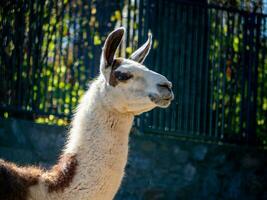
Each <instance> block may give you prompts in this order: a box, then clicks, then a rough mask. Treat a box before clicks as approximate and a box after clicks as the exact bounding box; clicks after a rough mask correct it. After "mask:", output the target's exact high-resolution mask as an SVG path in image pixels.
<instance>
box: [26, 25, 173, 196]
mask: <svg viewBox="0 0 267 200" xmlns="http://www.w3.org/2000/svg"><path fill="white" fill-rule="evenodd" d="M116 31H118V32H120V34H117V33H116ZM122 32H123V33H124V29H122V28H120V29H118V30H115V31H114V32H112V33H111V34H110V36H109V37H108V39H107V41H106V43H105V46H104V48H103V52H104V53H102V58H101V64H100V76H99V77H98V78H97V79H96V80H95V81H94V82H93V83H92V85H91V86H90V89H89V90H88V91H87V92H86V94H85V95H84V97H83V98H82V100H81V103H80V104H79V106H78V108H77V112H76V114H75V116H74V119H73V122H72V127H71V130H70V134H69V138H68V142H67V145H66V147H65V150H64V152H63V154H65V153H74V154H76V155H77V160H78V166H77V170H76V174H75V176H74V179H73V180H72V182H71V183H70V186H69V187H67V188H65V189H64V192H52V193H48V190H47V186H46V185H45V183H44V182H45V177H41V178H40V181H39V184H38V185H35V186H32V187H31V188H30V199H31V200H50V199H51V200H76V199H77V200H88V199H89V200H110V199H113V197H114V196H115V194H116V192H117V191H118V189H119V187H120V184H121V181H122V178H123V175H124V168H125V165H126V162H127V155H128V138H129V132H130V129H131V126H132V122H133V119H134V115H137V114H140V113H143V112H146V111H148V110H151V109H153V108H154V107H156V106H161V107H166V106H168V105H169V102H168V100H166V94H167V95H169V96H170V95H171V97H172V98H173V94H172V92H170V88H171V85H170V82H168V80H167V79H166V78H165V77H164V76H162V75H160V74H158V73H156V72H153V71H151V70H149V69H147V68H146V67H145V66H143V65H142V64H141V63H142V62H143V60H144V58H145V57H146V56H147V54H148V52H149V50H148V51H147V50H146V51H145V52H143V51H144V50H145V49H148V48H145V46H142V47H141V50H140V49H139V50H137V51H136V52H135V53H134V54H133V55H134V56H133V58H136V59H139V61H140V63H137V62H135V61H133V60H129V59H124V60H123V62H122V63H121V65H120V66H119V67H118V68H117V69H116V70H120V71H121V72H129V73H131V74H133V78H132V79H130V80H129V81H126V82H121V83H119V84H118V85H116V86H115V87H113V86H111V85H110V84H109V77H110V73H111V69H110V67H108V66H107V60H106V58H105V57H104V55H105V49H110V48H106V45H108V44H113V43H112V42H111V43H109V42H110V41H109V40H111V39H109V38H113V39H114V38H116V37H119V39H120V37H121V36H122V35H123V34H121V33H122ZM112 34H114V35H112ZM116 34H117V35H118V36H116ZM117 39H118V38H117ZM145 45H149V46H147V47H149V49H150V46H151V36H150V37H149V40H148V42H146V43H145ZM111 49H114V48H111ZM142 49H143V50H142ZM115 50H116V48H115ZM113 53H114V52H113ZM162 83H166V84H168V85H169V87H170V88H169V90H168V89H166V88H165V87H163V88H160V89H159V88H158V87H159V86H158V84H162ZM150 94H153V95H154V96H156V97H158V98H159V100H161V99H163V100H162V101H163V103H161V104H160V105H158V104H157V103H155V102H157V101H155V102H153V101H152V100H151V98H149V95H150ZM166 101H167V103H166Z"/></svg>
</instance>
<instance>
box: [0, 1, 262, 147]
mask: <svg viewBox="0 0 267 200" xmlns="http://www.w3.org/2000/svg"><path fill="white" fill-rule="evenodd" d="M20 2H21V4H20V3H18V4H14V5H13V4H10V5H9V4H8V3H7V4H6V5H5V6H4V7H2V8H0V13H1V18H0V23H1V24H0V45H1V51H0V53H1V54H0V66H1V70H0V83H1V85H0V92H1V94H2V95H1V97H0V109H1V113H2V115H3V116H6V117H7V116H15V117H24V118H31V119H34V120H36V121H38V122H46V123H58V124H65V123H66V121H67V120H68V119H69V118H70V116H71V111H72V110H73V109H74V107H75V106H76V105H77V103H78V99H79V97H80V96H81V95H82V94H83V92H84V91H85V89H86V84H87V83H88V80H90V79H92V78H93V77H95V76H96V75H97V73H98V72H97V70H98V65H99V59H100V53H101V45H102V44H103V41H104V39H105V36H106V35H107V33H108V32H109V31H110V30H112V29H113V28H114V26H115V25H124V26H125V27H126V29H127V35H126V40H125V43H124V44H123V47H122V48H121V52H120V54H122V55H126V56H127V55H129V54H130V53H131V52H132V51H133V50H134V49H136V48H137V46H138V45H140V44H141V43H143V42H144V41H145V40H146V38H147V32H148V31H149V30H150V31H151V32H152V33H153V36H154V44H153V49H152V51H151V54H150V55H149V57H148V59H147V61H146V65H147V66H150V68H152V69H153V70H155V71H157V72H160V73H162V74H164V75H166V76H167V77H168V78H169V79H170V80H171V81H172V82H173V85H174V92H175V96H176V98H175V100H174V102H173V103H172V105H171V106H170V108H168V109H166V110H161V109H155V110H153V111H152V112H149V113H146V114H143V115H142V116H140V117H139V118H138V119H137V120H136V123H135V125H136V126H137V127H138V128H139V129H141V130H142V131H144V132H147V133H158V134H161V135H172V136H185V137H193V138H196V137H197V138H201V139H207V140H215V141H227V142H236V143H243V142H244V143H258V142H260V143H261V144H263V145H266V143H267V135H266V133H267V118H266V116H267V56H266V50H267V41H266V40H267V22H266V19H267V16H266V15H264V14H260V13H251V12H246V11H241V10H238V9H235V8H224V7H218V6H214V5H207V4H195V3H186V2H180V1H175V0H169V1H164V0H155V1H152V0H128V1H110V2H109V1H63V0H62V1H61V2H60V1H58V2H57V1H47V0H39V1H34V2H23V1H20Z"/></svg>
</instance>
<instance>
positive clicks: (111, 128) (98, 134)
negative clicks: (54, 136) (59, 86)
mask: <svg viewBox="0 0 267 200" xmlns="http://www.w3.org/2000/svg"><path fill="white" fill-rule="evenodd" d="M99 99H101V97H99V96H98V95H97V94H94V93H93V94H92V91H89V92H87V94H86V95H85V96H84V98H83V99H82V102H81V104H80V105H79V106H78V109H77V113H76V115H75V117H74V119H73V123H72V128H71V130H70V135H69V140H68V142H67V145H66V149H65V152H66V153H74V154H77V153H80V151H84V149H85V148H86V149H88V150H90V149H91V148H94V144H95V142H96V139H101V140H102V142H103V143H104V142H111V141H108V140H109V139H112V140H117V141H120V142H128V138H129V132H130V129H131V127H132V122H133V119H134V116H133V115H132V114H124V113H119V112H117V111H115V110H112V109H109V108H108V107H107V106H106V105H104V104H103V103H101V102H99ZM102 142H101V143H102ZM103 145H105V146H106V145H107V144H103Z"/></svg>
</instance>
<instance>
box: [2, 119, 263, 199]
mask: <svg viewBox="0 0 267 200" xmlns="http://www.w3.org/2000/svg"><path fill="white" fill-rule="evenodd" d="M66 132H67V129H66V128H64V127H57V126H48V125H40V124H34V123H32V122H28V121H22V120H0V157H1V158H4V159H6V160H10V161H14V162H18V163H20V164H40V165H42V166H45V167H49V166H50V165H52V164H53V163H54V162H55V161H56V159H57V156H58V155H59V153H60V149H61V148H62V146H63V144H64V140H65V134H66ZM266 153H267V152H266V151H263V150H258V149H255V148H249V147H244V146H235V145H217V144H205V143H196V142H189V141H182V140H177V139H168V138H166V137H158V136H148V135H146V136H144V135H143V134H140V133H139V134H137V133H134V134H131V138H130V153H129V160H128V164H127V167H126V175H125V178H124V180H123V183H122V186H121V189H120V191H119V192H118V194H117V196H116V200H120V199H127V200H128V199H129V200H139V199H140V200H141V199H144V200H146V199H147V200H150V199H151V200H154V199H156V200H159V199H162V200H164V199H170V200H172V199H182V200H186V199H190V200H194V199H205V200H206V199H227V200H228V199H229V200H230V199H257V200H258V199H267V190H266V188H267V167H266V166H267V159H266V158H267V154H266Z"/></svg>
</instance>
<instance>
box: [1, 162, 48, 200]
mask: <svg viewBox="0 0 267 200" xmlns="http://www.w3.org/2000/svg"><path fill="white" fill-rule="evenodd" d="M42 173H43V171H42V170H41V169H39V168H36V167H18V166H16V165H15V164H12V163H9V162H5V161H3V160H0V199H1V200H27V199H28V195H29V187H30V186H32V185H36V184H37V183H38V180H39V177H40V176H41V174H42Z"/></svg>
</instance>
